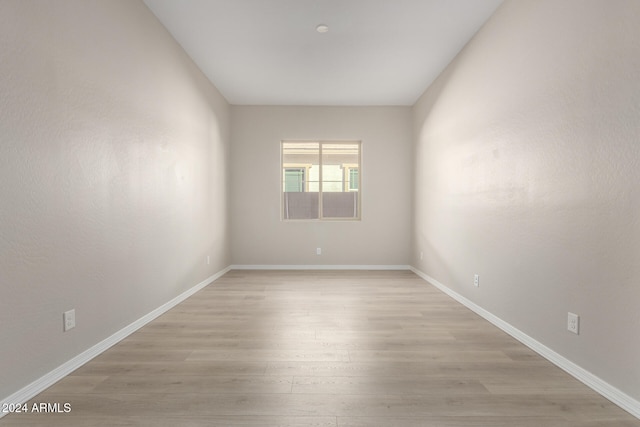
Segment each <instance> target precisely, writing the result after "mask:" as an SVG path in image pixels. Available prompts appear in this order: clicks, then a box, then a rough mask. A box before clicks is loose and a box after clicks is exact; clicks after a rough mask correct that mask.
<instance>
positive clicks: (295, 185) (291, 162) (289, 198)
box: [282, 142, 320, 219]
mask: <svg viewBox="0 0 640 427" xmlns="http://www.w3.org/2000/svg"><path fill="white" fill-rule="evenodd" d="M282 168H283V173H282V180H283V181H282V191H283V197H282V201H283V218H284V219H318V217H319V197H320V196H319V194H320V193H319V192H318V191H319V187H320V186H319V183H318V177H319V175H320V145H319V143H317V142H304V143H300V142H283V143H282Z"/></svg>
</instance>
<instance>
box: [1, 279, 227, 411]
mask: <svg viewBox="0 0 640 427" xmlns="http://www.w3.org/2000/svg"><path fill="white" fill-rule="evenodd" d="M230 269H231V267H227V268H225V269H224V270H221V271H219V272H217V273H216V274H214V275H212V276H210V277H208V278H206V279H205V280H203V281H202V282H200V283H198V284H197V285H195V286H194V287H192V288H191V289H189V290H187V291H185V292H183V293H181V294H180V295H178V296H177V297H175V298H173V299H172V300H171V301H169V302H167V303H165V304H163V305H161V306H160V307H158V308H156V309H155V310H153V311H152V312H150V313H148V314H146V315H145V316H143V317H141V318H140V319H138V320H136V321H135V322H133V323H131V324H130V325H128V326H125V327H124V328H122V329H121V330H119V331H118V332H116V333H115V334H113V335H111V336H110V337H108V338H106V339H104V340H102V341H101V342H99V343H98V344H96V345H94V346H93V347H91V348H89V349H88V350H86V351H84V352H82V353H80V354H79V355H77V356H76V357H74V358H73V359H71V360H69V361H68V362H65V363H63V364H62V365H60V366H58V367H57V368H55V369H54V370H53V371H51V372H49V373H47V374H45V375H44V376H42V377H40V378H38V379H37V380H35V381H34V382H32V383H31V384H29V385H27V386H26V387H24V388H22V389H20V390H18V391H17V392H15V393H13V394H12V395H10V396H8V397H6V398H4V399H2V400H1V401H0V408H1V407H3V406H4V405H5V404H18V403H24V402H26V401H28V400H29V399H31V398H32V397H34V396H36V395H37V394H39V393H41V392H42V391H44V390H45V389H47V388H49V387H51V386H52V385H53V384H55V383H56V382H58V381H60V380H61V379H62V378H64V377H65V376H67V375H69V374H70V373H71V372H73V371H75V370H76V369H78V368H79V367H80V366H82V365H84V364H85V363H87V362H88V361H90V360H91V359H93V358H94V357H96V356H98V355H99V354H101V353H102V352H104V351H105V350H107V349H109V348H110V347H112V346H114V345H115V344H117V343H119V342H120V341H122V340H123V339H125V338H126V337H128V336H129V335H131V334H132V333H134V332H135V331H137V330H138V329H140V328H142V327H143V326H144V325H146V324H147V323H149V322H151V321H152V320H154V319H155V318H157V317H158V316H160V315H162V314H164V313H166V312H167V311H169V310H170V309H172V308H173V307H175V306H176V305H178V304H180V303H181V302H182V301H184V300H186V299H187V298H189V297H190V296H191V295H193V294H195V293H196V292H198V291H199V290H201V289H202V288H204V287H205V286H207V285H208V284H210V283H211V282H213V281H214V280H217V279H218V278H220V277H221V276H222V275H224V274H225V273H227V272H228V271H229V270H230ZM6 414H7V413H5V412H2V411H0V418H2V417H3V416H5V415H6Z"/></svg>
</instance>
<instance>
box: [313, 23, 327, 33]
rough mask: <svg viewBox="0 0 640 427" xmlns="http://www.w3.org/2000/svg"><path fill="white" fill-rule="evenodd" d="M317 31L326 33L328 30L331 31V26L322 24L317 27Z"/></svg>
mask: <svg viewBox="0 0 640 427" xmlns="http://www.w3.org/2000/svg"><path fill="white" fill-rule="evenodd" d="M316 31H317V32H319V33H326V32H327V31H329V27H328V26H326V25H324V24H320V25H318V26H317V27H316Z"/></svg>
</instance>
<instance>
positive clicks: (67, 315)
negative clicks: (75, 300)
mask: <svg viewBox="0 0 640 427" xmlns="http://www.w3.org/2000/svg"><path fill="white" fill-rule="evenodd" d="M62 320H63V322H64V332H67V331H68V330H69V329H73V328H75V327H76V310H75V309H73V310H69V311H65V312H64V313H63V314H62Z"/></svg>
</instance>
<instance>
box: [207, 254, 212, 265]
mask: <svg viewBox="0 0 640 427" xmlns="http://www.w3.org/2000/svg"><path fill="white" fill-rule="evenodd" d="M209 264H211V256H210V255H207V265H209Z"/></svg>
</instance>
